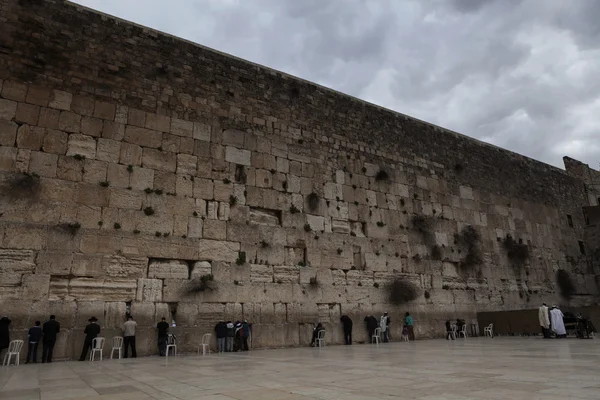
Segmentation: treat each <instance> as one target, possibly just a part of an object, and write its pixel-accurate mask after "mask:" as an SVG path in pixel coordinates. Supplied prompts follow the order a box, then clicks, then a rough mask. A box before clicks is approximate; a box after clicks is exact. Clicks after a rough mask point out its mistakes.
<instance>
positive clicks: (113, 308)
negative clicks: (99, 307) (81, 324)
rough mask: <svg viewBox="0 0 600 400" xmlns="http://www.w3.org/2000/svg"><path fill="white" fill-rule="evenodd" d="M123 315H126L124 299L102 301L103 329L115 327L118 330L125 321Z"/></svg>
mask: <svg viewBox="0 0 600 400" xmlns="http://www.w3.org/2000/svg"><path fill="white" fill-rule="evenodd" d="M125 315H127V305H126V303H125V302H124V301H119V302H115V301H110V302H106V303H104V324H102V327H103V328H104V329H110V328H113V329H114V328H117V329H119V330H121V329H122V327H123V322H125Z"/></svg>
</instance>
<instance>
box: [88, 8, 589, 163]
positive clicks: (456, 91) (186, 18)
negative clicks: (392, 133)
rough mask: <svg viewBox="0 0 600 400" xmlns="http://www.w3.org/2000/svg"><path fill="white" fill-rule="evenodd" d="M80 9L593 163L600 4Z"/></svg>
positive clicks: (444, 122) (451, 124) (536, 152)
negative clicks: (112, 15) (111, 15)
mask: <svg viewBox="0 0 600 400" xmlns="http://www.w3.org/2000/svg"><path fill="white" fill-rule="evenodd" d="M79 2H80V3H82V4H85V5H88V6H91V7H92V8H97V9H100V10H102V11H105V12H108V13H110V14H114V15H117V16H120V17H122V18H125V19H129V20H133V21H134V22H137V23H140V24H143V25H148V26H151V27H154V28H156V29H159V30H163V31H166V32H168V33H172V34H174V35H177V36H181V37H184V38H186V39H189V40H192V41H195V42H198V43H201V44H204V45H206V46H209V47H213V48H215V49H218V50H221V51H225V52H227V53H230V54H233V55H236V56H238V57H242V58H246V59H249V60H251V61H254V62H258V63H260V64H263V65H267V66H270V67H273V68H276V69H279V70H283V71H285V72H288V73H291V74H294V75H297V76H299V77H302V78H304V79H308V80H312V81H314V82H317V83H320V84H323V85H326V86H329V87H332V88H333V89H336V90H339V91H342V92H345V93H348V94H351V95H354V96H357V97H359V98H363V99H365V100H368V101H372V102H374V103H377V104H380V105H382V106H385V107H388V108H391V109H393V110H397V111H399V112H402V113H405V114H408V115H412V116H414V117H417V118H420V119H423V120H426V121H430V122H433V123H435V124H438V125H441V126H444V127H447V128H449V129H453V130H456V131H458V132H461V133H464V134H467V135H470V136H473V137H476V138H479V139H482V140H485V141H489V142H491V143H493V144H496V145H499V146H502V147H506V148H508V149H510V150H513V151H516V152H519V153H521V154H525V155H528V156H531V157H534V158H537V159H540V160H542V161H545V162H548V163H551V164H554V165H557V166H561V165H562V162H561V158H562V156H563V155H569V156H571V157H574V158H579V159H581V160H583V161H585V162H588V163H590V164H591V165H593V166H594V167H597V166H598V162H599V159H600V145H599V144H598V143H600V140H599V139H600V133H599V131H600V117H597V116H596V115H600V90H599V89H600V79H599V78H598V77H600V64H599V63H598V62H597V60H599V59H600V24H598V23H597V21H598V20H599V18H600V1H596V0H578V1H573V2H566V1H563V0H452V1H448V0H431V1H420V0H402V1H401V0H328V1H321V0H301V1H298V0H255V1H245V0H178V1H173V2H168V3H167V2H164V1H161V0H145V1H142V0H128V1H123V0H79Z"/></svg>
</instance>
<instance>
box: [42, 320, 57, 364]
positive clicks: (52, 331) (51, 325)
mask: <svg viewBox="0 0 600 400" xmlns="http://www.w3.org/2000/svg"><path fill="white" fill-rule="evenodd" d="M58 332H60V324H59V323H58V321H57V320H56V317H55V316H54V315H51V316H50V319H49V320H48V321H46V322H44V326H43V327H42V335H43V339H42V363H46V362H47V363H51V362H52V353H53V352H54V345H55V344H56V335H57V334H58Z"/></svg>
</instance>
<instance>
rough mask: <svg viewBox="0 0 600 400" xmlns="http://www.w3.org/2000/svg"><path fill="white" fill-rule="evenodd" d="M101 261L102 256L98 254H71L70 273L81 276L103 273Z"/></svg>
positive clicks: (93, 275) (100, 274) (94, 275)
mask: <svg viewBox="0 0 600 400" xmlns="http://www.w3.org/2000/svg"><path fill="white" fill-rule="evenodd" d="M102 261H103V257H102V256H98V255H88V254H73V261H72V262H71V272H70V274H71V275H73V276H82V277H83V276H86V277H97V276H102V275H103V274H104V271H103V269H102Z"/></svg>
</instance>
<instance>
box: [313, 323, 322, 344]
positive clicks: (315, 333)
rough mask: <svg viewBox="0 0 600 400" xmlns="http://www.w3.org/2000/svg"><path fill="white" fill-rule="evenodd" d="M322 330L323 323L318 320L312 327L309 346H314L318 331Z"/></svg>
mask: <svg viewBox="0 0 600 400" xmlns="http://www.w3.org/2000/svg"><path fill="white" fill-rule="evenodd" d="M324 330H325V328H324V327H323V325H322V324H321V323H320V322H319V323H317V325H316V326H315V327H314V329H313V334H312V340H311V341H310V346H311V347H315V345H316V342H317V338H318V337H319V332H321V331H324Z"/></svg>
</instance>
